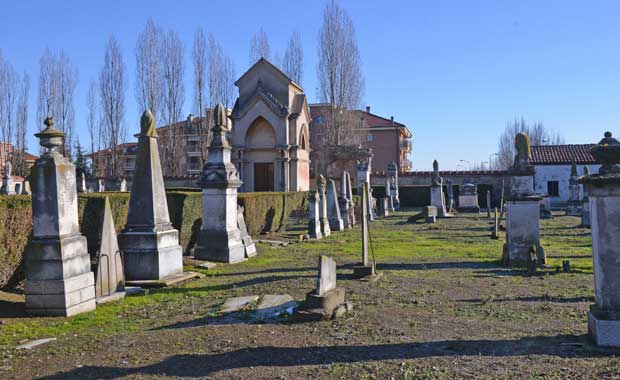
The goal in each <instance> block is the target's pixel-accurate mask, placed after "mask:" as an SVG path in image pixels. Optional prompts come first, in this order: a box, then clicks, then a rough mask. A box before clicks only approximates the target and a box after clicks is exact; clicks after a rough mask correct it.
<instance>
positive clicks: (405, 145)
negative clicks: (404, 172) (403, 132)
mask: <svg viewBox="0 0 620 380" xmlns="http://www.w3.org/2000/svg"><path fill="white" fill-rule="evenodd" d="M400 149H401V150H404V151H405V152H407V153H411V151H412V150H413V145H412V144H411V141H409V140H401V141H400Z"/></svg>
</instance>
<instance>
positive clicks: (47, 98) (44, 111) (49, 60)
mask: <svg viewBox="0 0 620 380" xmlns="http://www.w3.org/2000/svg"><path fill="white" fill-rule="evenodd" d="M56 61H57V59H56V54H54V53H53V52H52V51H51V50H50V49H49V48H46V49H45V51H44V52H43V54H42V55H41V58H39V93H38V98H37V122H36V124H37V128H38V130H41V129H43V127H44V126H43V120H45V118H46V117H48V116H50V117H54V116H55V110H56V94H57V93H58V76H57V75H56V73H57V67H56Z"/></svg>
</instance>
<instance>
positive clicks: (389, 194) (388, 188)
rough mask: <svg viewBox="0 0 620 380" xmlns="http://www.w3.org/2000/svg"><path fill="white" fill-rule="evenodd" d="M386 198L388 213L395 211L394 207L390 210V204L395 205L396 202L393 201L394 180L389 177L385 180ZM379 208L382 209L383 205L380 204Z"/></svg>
mask: <svg viewBox="0 0 620 380" xmlns="http://www.w3.org/2000/svg"><path fill="white" fill-rule="evenodd" d="M385 198H386V199H387V202H388V209H387V210H388V211H394V207H393V206H392V207H391V208H390V204H392V205H393V204H394V201H393V200H392V178H391V177H389V176H388V178H387V179H386V180H385ZM379 208H381V204H379ZM380 216H381V210H379V217H380Z"/></svg>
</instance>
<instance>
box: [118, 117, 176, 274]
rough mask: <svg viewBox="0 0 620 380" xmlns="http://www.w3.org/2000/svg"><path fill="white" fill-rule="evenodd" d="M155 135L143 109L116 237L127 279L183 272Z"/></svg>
mask: <svg viewBox="0 0 620 380" xmlns="http://www.w3.org/2000/svg"><path fill="white" fill-rule="evenodd" d="M157 137H158V136H157V130H156V129H155V117H154V116H153V114H152V113H151V111H149V110H146V111H144V113H143V114H142V118H141V120H140V135H139V137H138V149H137V154H136V166H135V170H134V176H133V186H132V188H131V195H130V198H129V211H128V213H127V224H125V228H124V229H123V231H122V232H121V234H120V235H119V237H118V240H119V246H120V248H121V251H122V252H123V255H124V265H125V278H126V280H127V281H128V282H129V281H132V282H139V281H153V280H164V279H167V278H170V277H172V276H179V275H181V274H182V273H183V248H181V246H180V245H179V231H177V230H176V229H174V228H173V227H172V224H171V223H170V216H169V214H168V202H167V200H166V192H165V189H164V178H163V176H162V170H161V163H160V160H159V149H158V146H157Z"/></svg>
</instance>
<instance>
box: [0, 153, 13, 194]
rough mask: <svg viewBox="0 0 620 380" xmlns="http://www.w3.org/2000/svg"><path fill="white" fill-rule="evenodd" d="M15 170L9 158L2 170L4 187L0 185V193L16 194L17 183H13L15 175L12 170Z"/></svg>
mask: <svg viewBox="0 0 620 380" xmlns="http://www.w3.org/2000/svg"><path fill="white" fill-rule="evenodd" d="M12 170H13V164H11V161H9V160H7V161H6V163H5V164H4V170H3V171H2V187H0V194H6V195H14V194H15V185H14V184H13V177H12V175H11V172H12Z"/></svg>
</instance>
